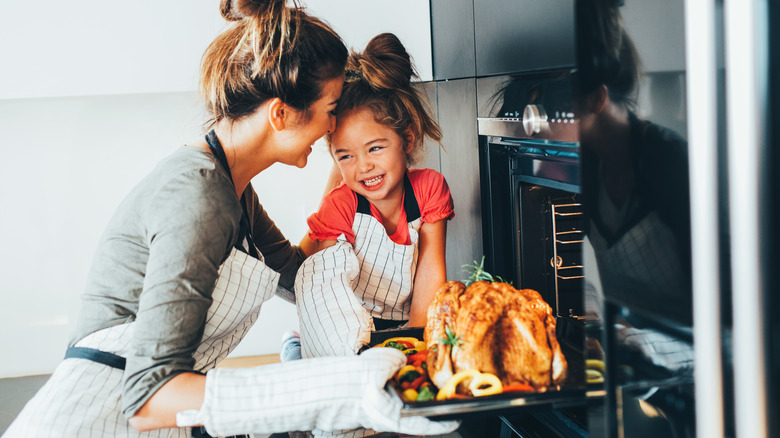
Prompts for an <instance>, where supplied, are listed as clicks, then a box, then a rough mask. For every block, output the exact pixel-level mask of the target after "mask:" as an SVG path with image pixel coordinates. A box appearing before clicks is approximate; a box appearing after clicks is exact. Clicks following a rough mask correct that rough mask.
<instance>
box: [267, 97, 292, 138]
mask: <svg viewBox="0 0 780 438" xmlns="http://www.w3.org/2000/svg"><path fill="white" fill-rule="evenodd" d="M290 115H291V114H290V108H288V107H287V105H285V104H284V102H282V99H279V98H278V97H274V98H273V99H271V100H270V101H269V102H268V123H270V124H271V127H272V128H273V129H274V131H276V132H279V131H281V130H283V129H284V128H285V127H286V126H287V124H288V123H289V122H290V121H289V118H290Z"/></svg>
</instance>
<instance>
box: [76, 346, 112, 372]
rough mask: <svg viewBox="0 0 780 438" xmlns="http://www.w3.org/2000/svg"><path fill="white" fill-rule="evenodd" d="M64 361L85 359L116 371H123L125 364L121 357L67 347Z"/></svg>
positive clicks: (89, 349) (92, 350)
mask: <svg viewBox="0 0 780 438" xmlns="http://www.w3.org/2000/svg"><path fill="white" fill-rule="evenodd" d="M65 359H87V360H91V361H92V362H97V363H100V364H103V365H108V366H110V367H111V368H116V369H118V370H124V369H125V364H126V363H127V360H126V359H125V358H124V357H122V356H118V355H116V354H114V353H108V352H106V351H100V350H96V349H94V348H87V347H68V349H67V350H65Z"/></svg>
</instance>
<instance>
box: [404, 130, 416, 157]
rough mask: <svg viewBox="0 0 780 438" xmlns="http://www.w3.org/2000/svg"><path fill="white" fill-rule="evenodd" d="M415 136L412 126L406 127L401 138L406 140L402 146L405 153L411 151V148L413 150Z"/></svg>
mask: <svg viewBox="0 0 780 438" xmlns="http://www.w3.org/2000/svg"><path fill="white" fill-rule="evenodd" d="M416 138H417V137H416V136H415V135H414V132H413V131H412V128H407V129H406V132H405V133H404V138H403V139H404V141H405V142H406V145H405V147H404V151H405V152H406V153H407V154H410V153H412V150H414V144H415V139H416Z"/></svg>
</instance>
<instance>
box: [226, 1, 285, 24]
mask: <svg viewBox="0 0 780 438" xmlns="http://www.w3.org/2000/svg"><path fill="white" fill-rule="evenodd" d="M284 4H285V0H220V2H219V12H220V13H221V14H222V16H223V17H224V18H225V20H228V21H238V20H241V19H243V18H246V17H260V16H263V15H265V14H266V13H268V11H271V10H273V9H274V8H276V7H284Z"/></svg>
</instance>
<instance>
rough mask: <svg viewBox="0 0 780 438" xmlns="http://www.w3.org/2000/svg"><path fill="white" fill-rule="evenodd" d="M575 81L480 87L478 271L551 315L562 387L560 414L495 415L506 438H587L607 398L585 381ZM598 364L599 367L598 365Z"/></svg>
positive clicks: (564, 77) (555, 78)
mask: <svg viewBox="0 0 780 438" xmlns="http://www.w3.org/2000/svg"><path fill="white" fill-rule="evenodd" d="M574 80H575V77H574V75H573V72H572V71H569V70H559V71H555V72H547V73H533V74H525V75H516V76H504V77H501V78H491V79H487V80H483V81H482V82H481V84H483V91H485V90H489V91H488V92H486V94H488V95H489V97H488V98H486V99H485V101H486V106H487V109H486V110H485V112H486V113H487V115H489V116H488V117H479V118H478V132H479V144H478V147H479V169H480V194H481V199H482V240H483V250H484V255H485V259H484V266H485V270H487V271H488V272H490V273H491V274H492V275H494V276H498V277H500V278H501V279H502V280H504V281H507V282H511V283H512V284H513V285H514V286H515V287H516V288H523V289H534V290H536V291H538V292H539V293H540V294H541V295H542V297H543V299H544V300H545V301H546V302H547V303H548V304H549V305H550V306H551V307H552V310H553V314H554V315H555V316H556V319H557V325H556V330H557V333H556V334H557V338H558V341H559V343H560V344H561V347H562V349H563V352H564V355H565V356H566V359H567V361H568V363H569V368H570V376H569V383H570V384H576V385H579V386H580V387H581V388H584V389H585V390H584V391H582V392H581V393H578V394H576V395H575V396H574V397H572V398H571V399H570V400H569V401H568V402H569V403H568V404H569V406H567V407H560V406H555V405H551V404H550V405H542V406H538V407H537V408H536V409H526V410H517V411H515V412H508V413H506V414H505V415H501V417H500V418H501V420H502V422H503V423H502V427H503V428H504V431H505V432H506V433H508V434H509V435H507V436H522V437H525V436H588V429H589V426H588V423H589V421H588V410H589V407H590V406H594V405H595V404H598V403H600V400H601V399H602V397H603V396H604V395H605V394H606V393H605V392H604V391H603V380H602V381H599V380H598V379H595V380H594V379H591V380H590V381H588V379H587V378H586V372H587V370H586V363H587V362H586V359H588V349H587V348H586V345H587V344H588V343H587V342H586V337H587V336H588V317H587V312H586V308H585V300H584V285H585V283H584V279H585V274H584V265H583V243H584V235H585V234H584V233H585V230H584V225H585V224H584V221H583V206H582V200H581V188H580V185H581V184H580V182H581V170H580V169H581V163H580V155H581V153H580V144H579V120H578V119H577V117H576V115H575V113H574V108H573V104H572V102H573V93H574V86H575V83H574ZM601 359H603V358H598V359H597V360H601Z"/></svg>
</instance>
